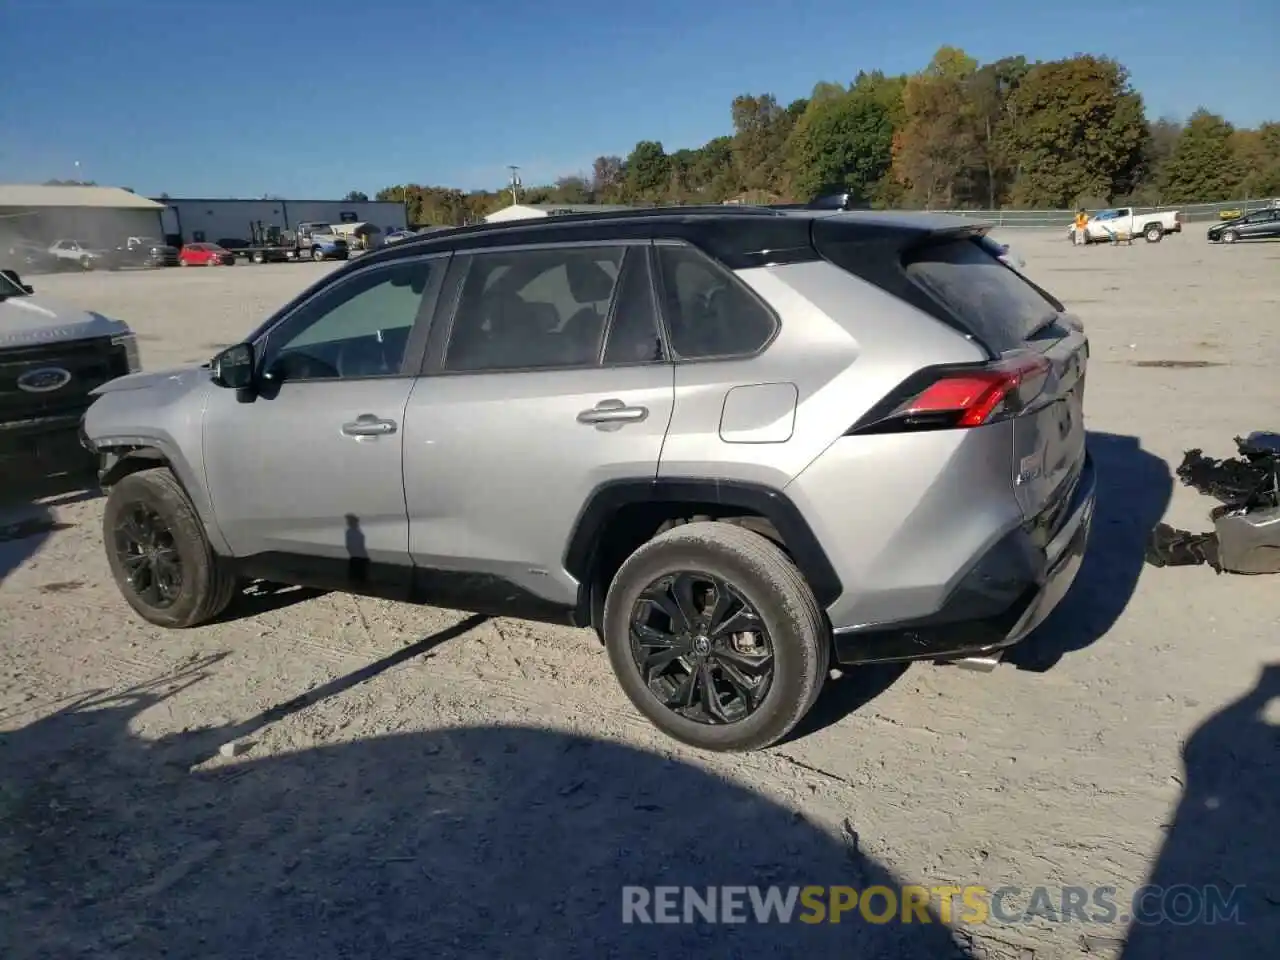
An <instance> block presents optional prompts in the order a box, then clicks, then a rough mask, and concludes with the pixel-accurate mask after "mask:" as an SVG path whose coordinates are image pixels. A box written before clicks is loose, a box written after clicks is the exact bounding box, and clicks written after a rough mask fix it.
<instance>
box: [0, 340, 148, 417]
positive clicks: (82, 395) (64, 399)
mask: <svg viewBox="0 0 1280 960" xmlns="http://www.w3.org/2000/svg"><path fill="white" fill-rule="evenodd" d="M37 370H49V371H65V372H66V373H67V374H69V375H70V378H71V379H70V380H68V381H67V382H66V384H65V385H63V386H61V387H58V388H57V389H50V390H47V391H45V392H31V391H30V390H24V389H22V388H21V387H20V386H19V381H21V380H22V378H23V377H24V376H28V375H30V374H33V373H35V371H37ZM128 372H129V360H128V356H127V354H126V353H125V347H124V345H123V344H117V343H113V342H112V338H111V337H95V338H93V339H91V340H72V341H66V342H62V343H46V344H39V345H38V346H32V347H15V348H10V349H5V350H0V423H11V422H13V421H18V420H29V419H35V418H38V417H50V416H56V415H58V414H72V413H79V412H81V411H83V410H85V409H86V408H87V407H88V406H89V404H90V403H91V402H92V400H93V398H92V397H90V396H89V391H90V390H92V389H94V388H95V387H98V386H101V385H102V384H104V383H106V382H107V381H108V380H114V379H115V378H116V377H121V376H124V375H125V374H127V373H128ZM51 376H52V377H53V378H54V379H55V380H56V379H57V376H56V374H51ZM46 379H48V378H46Z"/></svg>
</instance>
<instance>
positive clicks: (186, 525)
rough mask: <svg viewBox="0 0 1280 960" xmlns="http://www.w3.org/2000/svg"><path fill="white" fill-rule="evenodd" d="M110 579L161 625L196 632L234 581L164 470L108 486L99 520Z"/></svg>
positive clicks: (218, 609) (225, 599) (219, 607)
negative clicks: (195, 629)
mask: <svg viewBox="0 0 1280 960" xmlns="http://www.w3.org/2000/svg"><path fill="white" fill-rule="evenodd" d="M102 532H103V540H104V542H105V545H106V549H107V563H108V565H109V566H110V567H111V575H112V577H113V578H114V579H115V581H116V586H117V587H118V588H119V589H120V593H121V594H122V595H123V596H124V599H125V601H126V602H128V604H129V606H131V607H133V609H134V610H135V611H136V612H137V613H138V614H139V615H140V616H141V617H142V618H143V619H144V620H147V621H149V622H150V623H154V624H157V625H158V626H162V627H174V628H181V627H194V626H198V625H200V624H202V623H206V622H208V621H209V620H212V619H213V618H214V617H216V616H218V614H220V613H222V611H223V610H225V609H226V607H227V605H228V604H229V603H230V602H231V598H232V596H233V595H234V592H235V587H236V581H235V578H234V577H233V576H232V575H231V574H230V573H229V572H228V571H227V570H226V569H225V568H224V566H223V565H222V563H221V562H220V561H219V560H218V557H217V556H216V555H215V554H214V552H213V548H212V547H210V546H209V540H208V538H207V537H206V536H205V534H204V525H203V524H202V523H201V522H200V517H199V515H198V514H197V513H196V510H195V507H194V506H193V505H192V503H191V500H190V499H189V498H188V497H187V494H186V491H185V490H183V489H182V485H181V484H180V483H178V480H177V478H176V477H175V476H174V475H173V474H172V473H171V472H170V471H169V470H168V468H166V467H156V468H153V469H150V470H140V471H138V472H137V473H131V474H129V475H128V476H126V477H125V478H123V479H122V480H121V481H120V482H119V483H117V484H116V485H115V486H113V487H112V488H111V492H110V493H109V494H108V495H107V503H106V508H105V509H104V511H103V517H102Z"/></svg>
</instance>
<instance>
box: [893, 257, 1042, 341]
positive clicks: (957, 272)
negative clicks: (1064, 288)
mask: <svg viewBox="0 0 1280 960" xmlns="http://www.w3.org/2000/svg"><path fill="white" fill-rule="evenodd" d="M905 266H906V271H907V276H909V277H910V278H911V279H912V280H913V281H914V282H915V283H916V284H917V285H918V286H920V287H921V288H922V289H924V290H925V291H927V292H928V293H929V294H931V295H932V296H934V297H935V298H937V299H938V300H939V301H941V302H942V303H943V304H945V305H946V306H947V307H948V308H949V309H950V310H951V311H952V312H953V313H954V314H955V315H956V319H958V320H959V321H960V322H961V323H963V324H964V326H965V328H966V329H968V331H969V332H970V333H972V334H973V335H974V336H975V337H977V339H978V340H979V341H981V342H982V343H983V344H985V345H986V346H987V347H989V348H990V349H991V350H993V351H995V352H996V353H1003V352H1004V351H1005V350H1010V349H1012V348H1014V347H1017V346H1018V345H1020V344H1021V343H1022V342H1023V341H1024V340H1026V339H1027V337H1029V336H1030V335H1031V334H1033V333H1034V332H1035V331H1036V330H1039V329H1040V328H1042V327H1044V326H1045V325H1046V324H1048V323H1051V322H1052V321H1053V320H1054V318H1055V317H1056V316H1057V313H1058V304H1055V303H1054V302H1053V301H1052V300H1049V299H1047V298H1046V297H1045V296H1044V295H1043V294H1041V293H1040V291H1039V290H1037V289H1036V288H1035V287H1034V286H1032V285H1031V284H1030V283H1028V282H1027V281H1026V280H1025V279H1023V277H1022V276H1021V275H1020V274H1019V273H1018V272H1017V271H1016V270H1014V269H1012V268H1011V267H1008V266H1006V265H1005V264H1003V263H1001V262H1000V261H999V260H997V259H996V258H995V257H994V256H993V255H992V254H991V253H990V252H989V251H988V250H987V249H985V248H984V247H983V245H982V242H981V241H975V240H969V239H965V240H953V241H950V242H948V243H940V244H932V245H930V246H927V247H925V248H924V249H923V250H920V251H917V252H915V253H913V254H912V255H911V256H910V258H909V259H908V260H907V263H906V265H905Z"/></svg>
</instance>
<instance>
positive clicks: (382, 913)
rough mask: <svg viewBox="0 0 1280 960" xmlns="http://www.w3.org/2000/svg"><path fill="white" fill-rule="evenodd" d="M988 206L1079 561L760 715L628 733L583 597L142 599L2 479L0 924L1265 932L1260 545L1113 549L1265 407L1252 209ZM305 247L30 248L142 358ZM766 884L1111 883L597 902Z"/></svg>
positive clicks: (538, 943)
mask: <svg viewBox="0 0 1280 960" xmlns="http://www.w3.org/2000/svg"><path fill="white" fill-rule="evenodd" d="M1005 239H1007V240H1009V241H1010V242H1012V243H1013V244H1015V246H1016V249H1017V251H1018V252H1020V253H1021V254H1022V255H1023V256H1024V257H1025V258H1026V259H1027V261H1028V271H1029V273H1030V274H1031V275H1032V276H1033V277H1034V278H1036V279H1037V280H1038V281H1040V282H1042V283H1043V284H1044V285H1045V286H1046V287H1048V288H1049V289H1051V290H1052V291H1054V292H1055V293H1056V294H1057V295H1058V296H1059V297H1060V298H1061V299H1062V300H1064V301H1065V302H1066V303H1067V304H1068V305H1069V306H1070V307H1071V308H1073V309H1075V310H1076V311H1077V312H1078V313H1079V314H1080V315H1081V316H1082V318H1083V319H1084V321H1085V323H1086V325H1087V330H1088V332H1089V334H1090V336H1091V340H1092V351H1093V357H1092V362H1091V368H1090V374H1089V390H1088V396H1087V399H1086V411H1087V415H1088V417H1089V422H1090V429H1091V431H1092V434H1091V438H1090V443H1091V446H1092V449H1093V451H1094V455H1095V457H1096V459H1097V462H1098V465H1099V469H1100V503H1099V508H1098V509H1099V516H1098V521H1097V524H1096V532H1095V534H1094V538H1093V541H1092V543H1091V546H1090V551H1089V554H1088V557H1087V560H1086V563H1085V567H1084V570H1083V572H1082V574H1081V577H1080V579H1079V580H1078V581H1077V585H1076V587H1075V589H1074V590H1073V591H1072V593H1071V594H1070V596H1069V597H1068V599H1067V601H1066V603H1065V604H1064V606H1063V607H1062V608H1060V610H1059V611H1058V613H1057V614H1055V616H1054V617H1053V618H1052V619H1051V621H1050V622H1049V623H1048V624H1047V625H1046V626H1045V627H1044V628H1042V630H1040V631H1039V632H1038V633H1037V634H1036V635H1034V636H1033V637H1032V638H1031V639H1030V640H1028V641H1027V642H1026V643H1025V644H1024V645H1022V646H1021V647H1020V648H1018V649H1017V650H1016V652H1015V654H1014V655H1013V656H1012V657H1011V658H1010V660H1011V661H1012V662H1008V661H1006V663H1004V664H1002V665H1001V666H1000V667H999V668H997V669H996V670H995V671H994V672H992V673H990V674H978V673H971V672H966V671H963V670H959V669H956V668H954V667H937V666H932V665H922V666H914V667H912V668H911V669H909V670H898V669H889V670H881V669H868V670H864V671H861V672H854V673H851V674H849V675H847V676H845V677H843V678H842V679H840V680H839V681H836V682H834V683H832V684H831V685H830V687H829V688H828V689H827V691H826V692H825V693H824V695H823V699H822V700H821V701H820V702H819V705H818V707H817V708H816V709H815V712H814V715H813V716H812V717H811V718H810V721H809V722H808V723H807V724H806V725H805V728H804V729H803V730H802V731H801V733H800V734H799V735H798V736H796V737H793V738H792V739H791V740H790V741H789V742H787V743H785V744H784V745H782V746H780V747H777V748H775V749H773V750H771V751H767V752H762V753H758V754H753V755H747V756H714V755H703V754H700V753H698V752H697V751H693V750H688V749H685V748H683V747H681V746H679V745H677V744H674V743H672V742H669V741H667V740H665V739H663V738H661V737H660V736H659V735H657V734H656V732H655V731H653V730H652V729H651V728H650V727H649V726H647V725H646V724H645V723H644V722H643V721H642V720H641V719H640V717H639V716H638V715H637V714H636V713H635V712H634V711H633V710H632V709H631V707H630V704H629V703H628V702H627V701H626V700H625V698H624V697H623V695H622V693H621V691H620V690H619V688H618V686H617V684H616V683H615V682H614V680H613V678H612V676H611V674H610V672H609V668H608V663H607V659H606V657H605V656H604V654H603V652H602V651H601V649H600V647H599V645H598V643H597V641H596V640H595V638H594V636H593V635H591V634H590V633H588V632H586V631H574V630H560V629H555V628H548V627H543V626H536V625H531V624H527V623H523V622H515V621H505V620H499V621H485V620H482V619H480V618H467V617H465V616H463V615H460V614H457V613H454V612H450V611H445V610H436V609H430V608H416V607H410V606H405V605H398V604H394V603H387V602H381V601H375V600H368V599H355V598H353V597H350V596H343V595H337V594H328V595H319V596H317V595H314V594H305V593H303V592H302V591H296V590H295V591H281V592H273V591H264V592H259V593H258V594H257V595H246V596H244V597H242V598H240V599H239V600H238V601H237V603H236V605H235V607H234V609H233V610H232V611H231V612H230V613H229V614H228V616H227V617H226V618H225V621H224V622H221V623H219V624H217V625H213V626H209V627H205V628H201V629H197V630H192V631H187V632H165V631H163V630H160V629H158V628H153V627H150V626H148V625H146V624H144V623H143V622H141V621H140V620H138V619H137V618H135V617H134V616H132V615H131V613H130V612H129V610H128V608H127V607H126V605H125V603H124V602H123V601H122V600H121V599H120V597H119V596H118V594H117V591H116V588H115V586H114V585H113V583H112V581H111V578H110V576H109V573H108V570H107V564H106V561H105V558H104V555H103V551H102V547H101V530H100V521H101V511H102V500H101V498H100V496H98V495H97V494H96V493H95V492H89V491H86V492H71V493H63V494H60V495H58V496H55V497H51V498H48V499H46V500H44V501H41V502H34V503H13V504H10V505H8V506H6V507H5V508H4V509H3V512H0V827H2V829H0V884H2V885H3V892H2V893H0V955H3V956H4V957H5V958H7V960H24V958H37V957H40V958H44V957H48V958H66V957H82V956H83V957H95V958H96V957H120V958H135V957H138V958H150V957H159V956H178V957H228V958H240V957H246V958H248V957H270V958H273V960H274V958H279V960H286V958H295V957H296V958H299V960H322V958H330V957H334V958H337V957H363V956H375V955H376V956H382V957H388V958H390V957H414V958H419V957H427V956H432V957H434V956H440V957H448V956H459V957H462V956H475V957H480V956H485V957H508V956H510V957H515V956H520V957H556V958H568V957H584V958H586V957H590V958H601V957H626V958H637V960H638V958H644V957H649V956H654V955H657V954H658V953H659V952H663V953H665V954H666V955H669V956H686V955H687V956H694V955H703V954H705V955H708V956H717V957H733V956H741V957H757V956H801V955H812V956H832V957H834V956H842V957H845V956H847V957H876V956H893V957H896V956H903V957H906V956H913V957H914V956H920V957H926V956H927V957H935V956H958V957H992V958H1002V960H1003V958H1016V960H1026V958H1035V960H1046V958H1065V957H1075V956H1081V955H1083V951H1085V950H1091V951H1092V955H1100V956H1120V955H1121V950H1122V948H1121V941H1122V939H1123V938H1125V937H1126V935H1127V933H1128V944H1127V947H1124V948H1123V956H1124V957H1125V958H1126V960H1132V958H1138V957H1141V958H1147V957H1152V958H1155V957H1160V958H1164V960H1169V958H1175V960H1176V958H1180V957H1184V956H1185V957H1188V958H1190V957H1197V958H1199V957H1203V956H1206V955H1208V956H1221V957H1224V958H1245V957H1262V956H1264V955H1270V956H1274V953H1273V952H1272V951H1273V950H1274V945H1275V944H1276V943H1278V942H1280V839H1277V838H1280V819H1278V818H1277V814H1278V813H1280V727H1278V724H1280V710H1278V709H1276V708H1277V707H1280V644H1278V642H1277V641H1278V640H1280V579H1277V578H1274V577H1271V578H1268V577H1253V578H1248V577H1232V576H1225V575H1224V576H1215V575H1214V573H1213V572H1212V571H1211V570H1209V569H1208V568H1190V569H1165V570H1158V569H1152V568H1149V567H1148V568H1144V567H1143V566H1142V562H1141V546H1142V541H1143V538H1144V536H1145V533H1146V531H1147V530H1148V529H1149V528H1150V527H1151V526H1152V525H1153V524H1154V523H1155V522H1157V521H1158V520H1159V519H1161V518H1162V517H1163V518H1166V519H1168V520H1169V522H1171V523H1173V524H1175V525H1178V526H1184V527H1190V528H1195V529H1201V528H1205V527H1207V526H1208V523H1209V521H1208V519H1207V511H1208V509H1209V507H1210V506H1211V504H1210V502H1209V501H1208V500H1207V499H1205V498H1203V497H1201V496H1199V495H1198V494H1195V493H1194V492H1192V491H1190V490H1187V489H1185V488H1183V487H1181V486H1180V485H1179V484H1177V482H1176V480H1175V479H1174V478H1173V477H1172V474H1171V467H1172V466H1176V464H1177V463H1178V462H1179V460H1180V459H1181V455H1182V452H1183V451H1184V450H1185V449H1187V448H1189V447H1202V448H1204V449H1205V450H1206V451H1207V452H1210V453H1212V454H1214V455H1217V456H1226V455H1229V454H1230V453H1232V452H1233V450H1234V448H1233V444H1232V436H1233V435H1235V434H1241V433H1245V432H1248V431H1250V430H1254V429H1262V428H1269V429H1280V377H1278V376H1277V374H1276V370H1277V364H1278V363H1280V245H1277V244H1258V245H1245V244H1241V245H1237V246H1235V247H1219V246H1210V245H1208V244H1206V243H1205V241H1204V239H1203V234H1202V231H1201V230H1200V229H1198V228H1195V227H1193V228H1192V230H1191V231H1190V232H1189V233H1188V234H1187V235H1185V236H1181V237H1171V238H1169V239H1167V240H1166V241H1165V242H1163V243H1160V244H1158V245H1148V244H1145V243H1137V244H1135V245H1133V246H1132V247H1119V248H1114V249H1113V248H1107V247H1096V248H1088V249H1076V248H1073V247H1071V246H1069V245H1068V244H1067V243H1066V242H1065V240H1063V239H1062V238H1061V233H1060V232H1058V231H1051V232H1038V231H1010V232H1008V233H1007V235H1006V236H1005ZM327 269H332V268H331V267H326V266H317V265H312V264H300V265H294V264H281V265H277V266H260V267H251V266H244V265H241V266H237V267H235V268H233V269H206V270H176V269H171V270H167V271H155V272H139V273H122V274H92V275H65V276H51V277H36V278H33V280H34V283H35V285H36V288H37V291H38V293H40V294H43V295H47V296H48V297H50V298H56V299H60V300H62V301H65V302H67V303H70V304H75V305H77V306H80V307H85V308H91V309H94V310H98V311H99V312H102V313H105V314H108V315H111V316H117V317H120V318H122V319H124V320H126V321H128V322H129V323H130V324H131V325H132V326H133V327H134V329H135V330H136V331H137V334H138V337H139V340H140V341H141V344H140V345H141V350H142V359H143V363H144V365H145V367H146V368H148V369H158V368H161V367H165V366H171V365H177V364H181V363H185V362H188V361H202V360H204V359H207V358H208V356H209V355H211V354H212V353H213V352H214V350H215V349H216V348H217V347H218V346H220V345H224V344H229V343H232V342H235V341H236V340H238V339H239V337H240V335H242V334H243V333H245V332H247V331H248V330H249V329H250V328H252V327H253V326H255V325H256V324H257V323H258V322H260V320H261V319H263V318H264V317H265V316H266V315H267V314H268V313H269V312H270V311H271V310H272V309H274V308H275V307H277V306H279V305H280V304H282V303H283V302H284V301H285V300H286V299H287V298H288V297H290V296H291V295H293V294H294V293H296V292H297V291H298V290H300V289H301V288H302V287H304V286H305V285H307V284H309V283H310V282H312V281H313V280H315V279H316V278H318V277H319V276H320V275H321V273H322V272H323V271H324V270H327ZM1163 361H1175V362H1177V363H1179V364H1184V365H1182V366H1178V365H1173V366H1170V365H1161V364H1160V362H1163ZM1144 364H1156V365H1152V366H1144ZM1148 881H1151V882H1155V883H1159V884H1162V885H1164V886H1166V887H1168V886H1171V885H1175V884H1190V885H1192V886H1193V887H1195V888H1197V889H1198V888H1199V887H1200V885H1203V884H1221V885H1225V886H1227V887H1232V886H1236V885H1243V886H1245V888H1246V889H1245V890H1244V891H1243V893H1242V894H1241V896H1242V897H1243V899H1242V900H1241V901H1240V904H1241V911H1240V914H1239V919H1240V920H1241V921H1243V922H1242V923H1236V924H1220V925H1217V926H1205V925H1191V926H1181V927H1179V926H1171V925H1164V926H1158V927H1151V926H1135V927H1133V928H1132V932H1128V930H1129V928H1127V926H1126V924H1125V923H1124V922H1123V919H1124V917H1125V916H1126V915H1127V913H1128V905H1129V904H1128V898H1129V897H1130V896H1131V895H1132V894H1133V892H1134V891H1135V890H1136V889H1137V888H1138V887H1139V885H1141V884H1143V883H1145V882H1148ZM771 883H773V884H783V885H787V884H801V885H805V884H850V885H853V886H856V887H858V888H860V889H861V888H865V887H866V886H867V885H870V884H875V883H886V884H895V883H914V884H923V885H925V886H930V887H932V886H939V885H949V884H950V885H956V886H964V885H970V884H980V885H983V886H985V887H987V888H988V889H990V890H995V889H996V888H1000V887H1017V888H1019V892H1017V893H1014V894H1011V895H1009V897H1008V899H1007V900H1006V906H1005V911H1006V912H1005V916H1008V911H1010V910H1013V909H1015V908H1016V906H1025V905H1026V903H1027V902H1028V900H1029V898H1030V894H1031V891H1032V888H1034V887H1036V886H1045V887H1048V888H1049V890H1050V894H1051V897H1052V899H1053V901H1054V903H1055V905H1056V904H1057V901H1058V898H1059V896H1060V893H1059V891H1060V889H1061V888H1062V887H1065V886H1080V887H1087V888H1094V887H1098V886H1109V887H1114V888H1117V894H1116V900H1117V902H1118V905H1119V910H1118V912H1117V914H1116V916H1115V917H1114V918H1113V919H1112V920H1111V921H1110V922H1108V921H1107V919H1106V917H1102V918H1101V919H1100V920H1099V921H1098V922H1093V923H1086V922H1082V921H1081V919H1080V918H1079V916H1076V917H1074V918H1071V919H1070V920H1069V922H1067V921H1063V922H1054V921H1052V920H1051V919H1049V918H1047V917H1045V916H1043V915H1042V916H1039V917H1035V918H1030V919H1027V920H1026V921H1025V922H1022V921H1019V922H1012V923H994V922H991V923H986V924H966V923H963V922H960V921H959V920H957V919H956V918H955V917H953V918H952V919H953V922H952V925H951V926H952V930H951V931H950V932H949V931H947V930H946V929H944V927H943V926H941V925H940V924H939V923H937V922H934V923H931V924H922V923H920V922H918V921H917V922H914V923H910V924H901V923H892V924H871V923H868V922H866V921H864V920H862V919H860V918H858V917H857V915H856V913H854V914H850V915H847V916H845V917H844V918H843V922H841V923H840V924H821V925H814V926H808V925H804V924H796V923H792V924H789V925H770V926H759V925H757V924H755V923H746V924H742V925H720V926H708V925H705V924H678V925H673V926H636V925H625V924H623V922H622V912H621V904H622V894H621V888H622V887H623V886H624V885H645V886H652V885H662V884H674V885H694V886H699V887H701V886H705V885H710V884H730V885H752V884H759V885H765V884H771ZM1157 902H1158V901H1157ZM934 907H935V910H936V909H938V902H937V901H935V904H934ZM1174 909H1175V910H1176V909H1179V908H1178V907H1175V908H1174ZM1182 909H1184V910H1185V908H1182ZM1094 915H1096V911H1095V912H1094ZM934 919H935V920H937V919H939V917H938V916H935V917H934Z"/></svg>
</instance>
